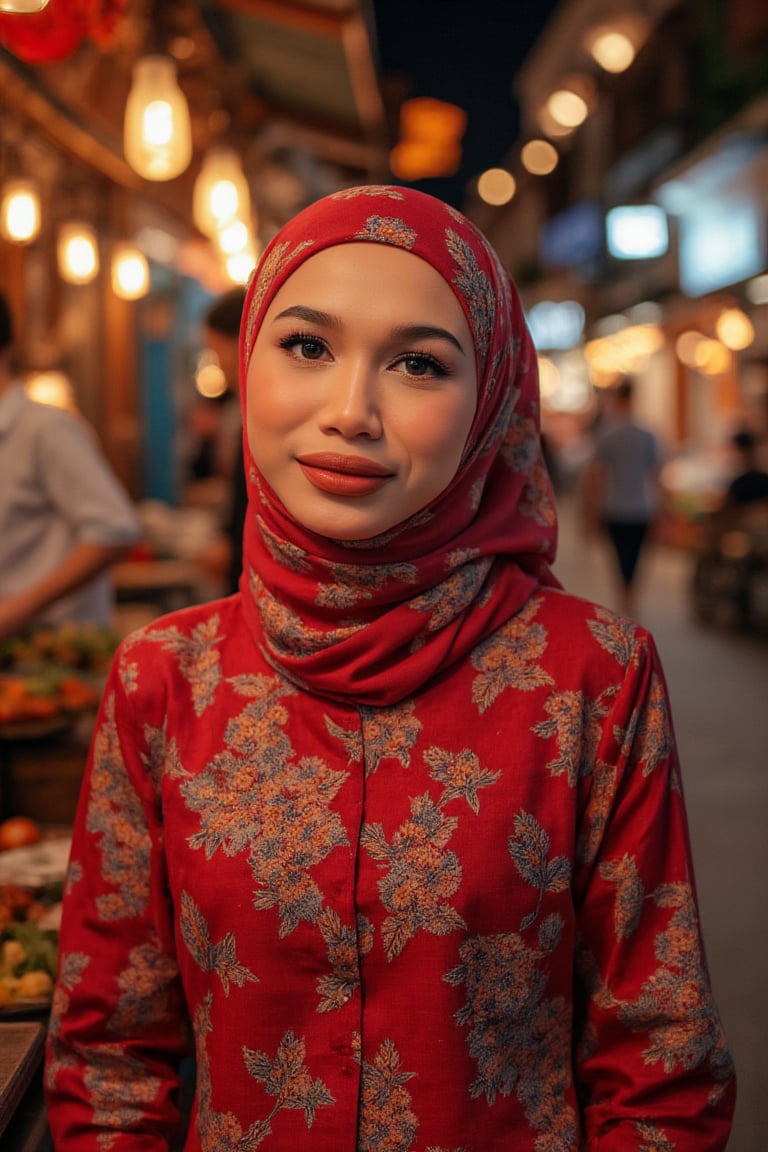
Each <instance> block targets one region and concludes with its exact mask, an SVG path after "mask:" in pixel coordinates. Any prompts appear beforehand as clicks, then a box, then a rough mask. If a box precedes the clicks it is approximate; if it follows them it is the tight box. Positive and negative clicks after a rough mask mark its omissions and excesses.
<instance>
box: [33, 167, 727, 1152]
mask: <svg viewBox="0 0 768 1152" xmlns="http://www.w3.org/2000/svg"><path fill="white" fill-rule="evenodd" d="M347 242H370V243H384V244H390V245H394V246H396V247H401V248H405V249H407V250H408V251H410V252H413V253H414V254H415V255H417V256H420V257H421V258H422V259H424V260H427V261H428V262H430V263H431V264H432V265H433V267H435V268H436V269H437V270H438V271H439V272H440V274H441V275H443V276H444V278H445V279H446V281H447V282H448V283H449V284H450V285H451V287H452V289H453V291H454V292H455V294H456V297H457V299H458V300H459V301H460V303H461V305H462V307H463V308H464V311H465V314H466V316H467V320H468V322H469V324H470V328H471V330H472V333H473V338H474V342H475V353H476V359H477V368H478V381H479V391H478V403H477V412H476V416H475V420H474V423H473V427H472V429H471V431H470V434H469V438H468V441H467V445H466V447H465V451H464V457H463V459H462V462H461V465H460V468H459V470H458V472H457V474H456V476H455V477H454V479H453V480H452V481H451V483H450V485H449V486H448V488H447V489H446V490H445V492H443V493H442V494H441V495H440V496H438V497H437V499H436V500H435V501H433V502H432V504H431V505H429V506H428V507H427V508H425V509H422V510H421V511H420V512H419V513H418V514H417V515H416V516H414V517H412V518H411V519H410V520H408V521H406V522H405V523H404V524H402V525H399V526H396V527H395V528H394V529H392V530H391V531H390V532H388V533H386V534H385V535H384V536H382V537H379V538H376V539H373V540H364V541H347V542H338V541H332V540H328V539H325V538H319V537H316V536H313V535H312V534H311V533H309V532H308V531H307V530H306V529H304V528H303V527H302V525H300V524H298V523H296V522H295V521H294V520H293V519H292V518H291V516H290V515H289V513H288V512H287V510H286V509H285V508H284V507H282V506H281V505H280V503H279V501H278V500H277V499H276V497H275V496H274V493H272V492H271V491H270V489H269V487H268V485H267V484H266V482H265V481H264V478H263V477H262V476H260V475H259V473H258V471H257V470H256V468H255V467H254V464H253V461H252V459H251V457H250V453H249V451H248V445H247V443H246V445H245V458H246V473H247V478H248V484H249V512H248V519H247V525H246V531H245V542H244V563H245V572H244V575H243V578H242V580H241V590H240V592H239V593H238V595H237V596H234V597H231V598H229V599H226V600H221V601H217V602H214V603H212V604H209V605H205V606H200V607H195V608H191V609H187V610H185V611H183V612H180V613H176V614H174V615H171V616H168V617H165V618H163V619H160V620H159V621H157V622H156V623H155V624H153V625H151V626H150V627H149V628H147V629H145V630H143V631H141V632H138V633H136V634H134V635H133V636H131V637H129V638H128V639H127V640H126V641H125V642H124V643H123V645H122V647H121V649H120V651H119V653H118V656H117V659H116V661H115V665H114V667H113V670H112V673H111V676H110V679H109V683H108V685H107V688H106V691H105V694H104V700H103V703H102V708H101V712H100V716H99V719H98V723H97V728H96V732H95V737H94V741H93V746H92V751H91V757H90V761H89V767H88V772H87V776H86V780H85V782H84V786H83V790H82V796H81V802H80V807H79V812H78V819H77V826H76V829H75V835H74V841H73V849H72V858H71V863H70V868H69V875H68V880H67V893H66V896H65V910H64V921H63V926H62V932H61V940H60V971H59V978H58V983H57V988H56V993H55V1001H54V1010H53V1015H52V1021H51V1029H50V1037H49V1046H48V1061H47V1068H46V1089H47V1094H48V1104H49V1116H50V1123H51V1128H52V1131H53V1135H54V1140H55V1146H56V1148H57V1150H58V1152H97V1150H98V1152H160V1150H161V1149H166V1148H168V1147H169V1142H170V1141H171V1140H172V1139H174V1133H177V1122H178V1112H177V1095H178V1091H179V1080H180V1072H179V1065H180V1063H182V1064H183V1061H182V1058H183V1057H184V1056H185V1054H187V1053H190V1052H192V1053H194V1067H195V1091H194V1102H193V1105H192V1115H191V1117H190V1119H189V1123H188V1126H187V1127H186V1136H185V1143H184V1148H185V1149H186V1150H187V1152H197V1150H198V1149H199V1150H205V1152H231V1150H233V1149H237V1150H239V1152H251V1150H254V1149H257V1148H263V1149H264V1152H289V1150H290V1152H295V1150H296V1149H299V1148H300V1149H307V1150H311V1149H317V1150H318V1152H345V1150H348V1152H488V1150H489V1149H503V1150H507V1149H509V1150H512V1149H514V1150H515V1152H584V1150H589V1152H722V1150H723V1149H724V1148H725V1146H726V1142H727V1139H728V1133H729V1129H730V1121H731V1114H732V1110H733V1101H734V1080H733V1069H732V1064H731V1057H730V1053H729V1050H728V1047H727V1044H726V1042H725V1039H724V1037H723V1032H722V1028H721V1025H720V1021H719V1018H718V1015H717V1010H716V1007H715V1004H714V1002H713V999H712V994H711V990H710V986H709V979H708V974H707V969H706V964H705V960H704V955H703V951H702V947H701V940H700V934H699V925H698V918H697V909H696V900H695V892H694V883H693V875H692V869H691V857H690V851H689V845H688V832H687V826H686V816H685V808H684V803H683V796H682V789H681V780H680V772H679V768H678V763H677V758H676V752H675V744H674V735H673V729H672V723H671V719H670V715H669V704H668V699H667V693H666V688H665V684H664V678H663V673H662V671H661V669H660V666H659V662H658V658H657V655H656V652H655V649H654V646H653V642H652V640H651V638H650V637H649V636H648V634H647V633H646V632H644V631H643V630H642V629H641V628H638V627H636V626H635V625H633V624H632V623H630V622H629V621H627V620H625V619H622V618H621V617H618V616H615V615H613V614H612V613H610V612H608V611H606V610H605V609H602V608H599V607H596V606H595V605H592V604H589V603H587V602H585V601H582V600H578V599H575V598H573V597H570V596H568V595H566V594H565V593H564V592H563V591H561V590H560V589H559V588H558V587H557V583H556V581H555V580H554V578H553V577H552V575H551V572H550V570H549V567H548V563H549V561H550V560H551V559H552V555H553V552H554V541H555V520H556V518H555V511H554V505H553V502H552V497H551V491H550V488H549V483H548V480H547V476H546V470H545V469H544V467H543V463H542V460H541V453H540V445H539V439H538V428H539V413H538V391H537V381H536V358H535V353H534V350H533V347H532V344H531V341H530V337H529V335H528V332H527V329H526V327H525V323H524V321H523V318H522V309H521V307H520V303H519V300H518V299H517V295H516V293H515V291H514V289H513V287H512V285H511V283H510V282H509V279H508V277H507V276H506V273H504V271H503V269H502V268H501V266H500V264H499V262H498V260H497V258H496V257H495V255H494V254H493V252H492V250H491V249H490V248H489V247H488V245H487V243H486V242H485V241H484V240H483V238H482V237H481V236H480V234H479V233H478V232H477V231H476V229H474V228H473V226H472V225H471V224H470V223H469V222H468V221H467V220H465V219H464V218H463V217H462V216H461V215H460V214H459V213H457V212H455V211H454V210H453V209H450V208H448V207H447V206H445V205H443V204H440V203H439V202H438V201H436V200H434V199H433V198H431V197H428V196H424V195H423V194H421V193H417V192H413V191H407V190H404V189H398V188H386V187H385V188H379V187H365V188H361V189H351V190H348V191H346V192H344V193H341V194H336V195H334V196H331V197H328V198H326V199H325V200H323V201H320V202H318V204H316V205H312V206H310V208H309V209H307V210H305V211H304V212H303V213H301V214H300V215H299V217H297V218H296V219H295V220H294V221H293V222H291V223H290V224H289V225H287V226H286V228H285V229H283V230H281V232H279V233H278V234H277V236H276V237H275V238H274V240H273V241H272V242H271V244H270V245H269V246H268V247H267V249H266V250H265V253H264V256H263V257H262V260H261V263H260V265H259V268H258V269H257V272H256V274H255V276H254V278H253V281H252V283H251V286H250V289H249V294H248V298H247V300H246V304H245V324H244V329H243V338H242V341H241V344H242V349H241V350H242V364H241V372H242V376H241V378H242V379H243V380H245V378H246V377H245V371H246V368H247V365H248V361H249V355H250V350H251V348H252V347H253V341H254V339H255V336H256V334H257V332H258V330H259V325H260V323H261V320H262V318H263V316H264V312H265V310H266V308H267V307H268V306H269V303H270V300H271V299H272V298H273V296H274V294H275V292H276V291H277V289H278V288H279V286H280V284H281V283H283V282H284V280H285V279H286V278H287V277H288V276H289V275H290V274H291V271H292V269H293V268H295V267H296V266H298V265H299V264H300V263H301V262H302V261H303V260H305V259H310V258H311V256H312V254H313V253H314V252H316V251H319V250H321V249H322V248H323V247H328V246H330V245H333V244H339V243H347ZM427 319H428V317H427ZM257 383H258V382H256V384H257ZM249 386H250V383H249ZM243 392H244V394H245V392H246V389H243ZM244 423H245V426H246V427H247V421H245V422H244Z"/></svg>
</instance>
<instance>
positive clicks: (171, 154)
mask: <svg viewBox="0 0 768 1152" xmlns="http://www.w3.org/2000/svg"><path fill="white" fill-rule="evenodd" d="M123 146H124V149H125V158H126V160H127V161H128V163H129V164H130V165H131V167H132V168H133V169H134V171H135V172H138V174H139V175H140V176H143V177H144V178H145V179H147V180H172V179H173V178H174V177H175V176H179V175H180V174H181V173H182V172H183V171H184V169H185V168H186V167H187V166H188V165H189V162H190V160H191V159H192V128H191V125H190V119H189V108H188V106H187V101H186V99H185V97H184V93H183V92H182V91H181V89H180V88H179V86H178V83H177V80H176V65H175V63H174V62H173V60H171V58H170V57H169V56H143V57H142V58H141V59H140V60H137V61H136V63H135V64H134V67H133V84H132V87H131V91H130V92H129V94H128V100H127V101H126V105H125V124H124V131H123Z"/></svg>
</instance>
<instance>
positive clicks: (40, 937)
mask: <svg viewBox="0 0 768 1152" xmlns="http://www.w3.org/2000/svg"><path fill="white" fill-rule="evenodd" d="M2 939H3V940H18V942H19V943H20V944H21V946H22V948H23V949H24V951H25V952H26V959H25V960H24V961H23V962H22V963H21V964H15V965H14V968H13V975H14V976H23V975H24V973H25V972H47V973H48V975H49V976H50V977H51V979H55V978H56V943H57V939H58V933H57V932H55V931H54V930H53V929H47V930H45V931H44V930H43V929H41V928H39V927H38V926H37V924H35V923H34V921H32V920H27V921H24V922H20V923H17V922H15V921H13V922H11V923H10V924H8V925H6V927H5V929H4V930H3V935H2Z"/></svg>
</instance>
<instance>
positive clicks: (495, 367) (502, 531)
mask: <svg viewBox="0 0 768 1152" xmlns="http://www.w3.org/2000/svg"><path fill="white" fill-rule="evenodd" d="M361 241H370V242H371V243H372V244H389V245H392V246H393V247H396V248H402V249H404V250H406V251H408V252H412V253H414V254H415V255H417V256H420V257H421V258H422V259H423V260H426V261H427V262H428V263H429V264H431V265H432V267H433V268H435V269H436V270H437V271H438V272H439V273H440V275H441V276H442V277H443V278H444V279H445V280H446V281H447V282H448V284H449V285H450V286H451V288H452V290H453V292H454V294H455V295H456V298H457V299H458V301H459V303H460V305H461V307H462V308H463V310H464V313H465V315H466V317H467V321H468V323H469V327H470V331H471V332H472V336H473V340H474V344H475V354H476V361H477V377H478V382H479V383H478V388H479V394H478V403H477V411H476V413H475V418H474V421H473V424H472V428H471V430H470V434H469V437H468V440H467V444H466V446H465V449H464V454H463V457H462V462H461V464H460V466H459V470H458V472H457V474H456V475H455V476H454V478H453V480H452V481H451V483H450V484H449V485H448V487H447V488H446V489H445V490H444V491H443V492H442V493H441V495H440V496H438V497H437V499H435V500H434V501H433V502H432V503H431V504H430V505H428V507H426V508H424V509H422V510H421V511H420V512H418V513H417V514H416V515H414V516H412V517H411V518H410V519H408V520H406V521H404V522H403V523H401V524H399V525H398V526H397V527H395V528H393V529H391V530H390V531H389V532H387V533H385V534H384V535H382V536H378V537H376V538H374V539H371V540H361V541H335V540H330V539H327V538H326V537H324V536H318V535H316V534H315V533H313V532H310V531H309V530H307V529H306V528H304V527H303V526H302V525H301V524H299V523H297V521H296V520H294V519H293V518H292V517H291V516H290V515H289V513H288V512H287V511H286V509H285V508H284V507H283V505H282V504H281V503H280V501H279V500H278V499H277V497H276V496H275V495H274V493H273V492H272V491H271V489H270V488H269V486H268V485H267V483H266V482H265V480H264V478H263V477H262V476H261V475H260V473H259V472H258V470H257V469H256V467H255V466H254V464H253V461H252V459H251V456H250V452H249V450H248V444H247V432H246V443H245V466H246V475H247V479H248V498H249V509H248V516H247V520H246V528H245V538H244V553H243V567H244V571H243V576H242V578H241V582H240V589H241V593H242V598H243V605H244V611H245V616H246V620H247V623H248V627H249V629H250V631H251V633H252V635H253V637H254V639H255V641H256V643H257V644H258V646H259V647H260V648H261V650H262V651H263V653H264V655H265V657H266V659H267V660H268V661H269V663H270V664H272V665H273V667H275V668H277V669H278V670H279V671H280V672H282V673H283V674H284V675H285V676H287V677H288V678H289V679H290V680H291V681H292V682H293V683H295V684H297V685H299V686H301V687H304V688H306V689H307V690H308V691H311V692H315V693H318V694H319V695H322V696H327V697H331V698H333V699H336V700H341V701H346V702H349V703H355V704H365V705H385V704H393V703H395V702H396V701H398V700H400V699H403V698H404V697H406V696H409V695H412V694H413V693H414V692H416V691H418V690H419V688H420V687H422V686H423V685H424V684H426V683H427V682H428V681H429V680H430V679H431V678H432V677H434V676H435V675H437V674H438V673H440V672H443V671H445V670H446V669H447V668H449V667H450V666H451V665H452V664H454V663H455V662H457V661H459V660H461V659H462V658H463V657H465V656H467V655H468V654H469V653H470V652H471V651H472V649H473V648H474V647H475V645H477V644H478V643H479V642H480V641H481V640H483V639H484V638H485V637H486V636H488V635H489V634H490V633H491V632H492V631H494V630H495V629H496V628H498V627H499V626H500V625H501V624H503V623H504V622H505V621H506V620H508V619H509V618H510V617H511V616H513V615H515V613H517V612H518V611H519V610H520V608H522V606H523V604H525V602H526V601H527V599H528V598H529V596H530V595H531V593H532V591H533V590H534V589H535V588H536V587H537V586H538V585H540V584H549V585H556V584H557V581H556V579H555V578H554V576H553V575H552V573H551V571H550V568H549V564H550V563H551V561H552V560H553V558H554V552H555V543H556V517H555V507H554V501H553V497H552V492H551V488H550V483H549V479H548V476H547V472H546V468H545V466H544V463H543V459H542V455H541V449H540V440H539V396H538V377H537V368H536V353H535V350H534V347H533V343H532V341H531V338H530V335H529V333H528V330H527V328H526V325H525V321H524V318H523V312H522V308H521V306H520V301H519V299H518V297H517V293H516V291H515V289H514V287H513V285H512V283H511V282H510V279H509V277H508V275H507V273H506V272H505V271H504V269H503V268H502V266H501V264H500V262H499V260H498V257H497V256H496V254H495V253H494V251H493V249H492V248H491V247H490V245H489V244H488V242H487V241H486V240H485V238H484V237H483V236H482V235H481V234H480V233H479V232H478V230H477V229H476V228H475V227H474V225H473V224H471V223H470V221H468V220H467V219H466V218H465V217H464V216H462V215H461V213H459V212H457V211H455V210H454V209H453V208H450V207H449V206H448V205H446V204H444V203H442V202H441V201H440V200H436V199H434V198H433V197H432V196H427V195H425V194H424V193H421V192H416V191H413V190H410V189H406V188H397V187H382V186H374V185H368V186H363V187H360V188H351V189H348V190H346V191H343V192H338V193H335V194H334V195H332V196H327V197H325V198H324V199H322V200H319V201H317V202H316V203H314V204H312V205H310V207H308V208H306V209H304V211H303V212H300V213H299V215H297V216H295V217H294V218H293V219H292V220H291V221H289V223H288V224H287V225H286V226H285V227H284V228H282V229H281V231H280V232H278V234H277V235H276V236H275V237H274V239H273V240H272V241H271V242H270V244H269V245H268V247H267V248H266V249H265V251H264V254H263V256H262V258H261V260H260V262H259V265H258V267H257V268H256V269H255V271H254V274H253V277H252V279H251V283H250V285H249V288H248V294H247V297H246V301H245V307H244V311H243V318H244V319H243V328H242V331H241V337H240V373H241V377H240V378H241V381H242V389H241V391H242V395H243V407H244V409H245V406H246V402H247V392H246V387H245V380H246V374H247V368H248V363H249V360H250V355H251V351H252V349H253V345H254V341H255V338H256V334H257V332H258V330H259V326H260V324H261V323H262V320H263V318H264V315H265V312H266V310H267V308H268V306H269V304H270V303H271V301H272V299H273V297H274V296H275V293H276V292H277V291H278V289H279V288H280V287H281V285H282V284H284V283H285V281H286V280H287V279H288V277H289V276H290V275H291V274H292V273H293V272H294V271H295V270H296V268H298V267H299V265H300V264H302V263H303V261H305V260H307V259H308V258H309V257H310V256H313V255H314V254H315V253H317V252H320V251H322V250H323V249H325V248H330V247H332V246H334V245H337V244H345V243H359V242H361ZM243 424H244V426H245V427H246V429H247V420H246V419H245V418H244V420H243Z"/></svg>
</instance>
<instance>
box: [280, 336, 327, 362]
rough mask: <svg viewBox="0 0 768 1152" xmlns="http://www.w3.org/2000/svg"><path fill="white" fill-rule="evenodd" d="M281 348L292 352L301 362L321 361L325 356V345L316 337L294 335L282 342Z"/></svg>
mask: <svg viewBox="0 0 768 1152" xmlns="http://www.w3.org/2000/svg"><path fill="white" fill-rule="evenodd" d="M280 347H281V348H285V349H286V350H287V351H289V352H292V353H293V355H294V356H297V357H298V358H299V359H300V360H319V359H320V358H321V356H323V355H324V354H325V344H323V342H322V340H318V339H317V338H316V337H314V336H302V335H300V334H299V333H294V334H293V335H291V336H286V337H285V339H284V340H281V341H280Z"/></svg>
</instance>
